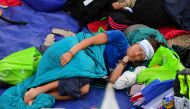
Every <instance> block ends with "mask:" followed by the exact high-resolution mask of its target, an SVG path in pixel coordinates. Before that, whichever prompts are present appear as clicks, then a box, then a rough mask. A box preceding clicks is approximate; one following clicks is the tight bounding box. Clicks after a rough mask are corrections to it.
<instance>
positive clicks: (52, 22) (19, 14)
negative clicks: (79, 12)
mask: <svg viewBox="0 0 190 109" xmlns="http://www.w3.org/2000/svg"><path fill="white" fill-rule="evenodd" d="M3 16H4V17H7V18H9V19H12V20H16V21H25V22H28V24H27V25H21V26H18V25H12V24H8V23H7V22H5V21H2V20H0V59H2V58H3V57H5V56H7V55H9V54H10V53H13V52H15V51H18V50H22V49H25V48H28V47H31V46H37V47H38V46H39V45H40V44H42V43H43V41H44V38H45V37H46V35H47V34H49V33H51V30H52V28H63V29H69V30H71V31H73V32H77V30H78V29H79V26H78V22H77V21H75V20H74V19H73V18H72V17H70V16H69V15H67V14H66V13H64V12H55V13H44V12H36V11H34V10H33V9H31V8H30V7H28V6H27V5H25V4H24V5H23V6H19V7H11V8H8V9H3Z"/></svg>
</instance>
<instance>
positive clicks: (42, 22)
mask: <svg viewBox="0 0 190 109" xmlns="http://www.w3.org/2000/svg"><path fill="white" fill-rule="evenodd" d="M3 12H4V13H3V16H5V17H7V18H9V19H12V20H17V21H26V22H28V25H26V26H17V25H12V24H8V23H6V22H4V21H2V20H0V59H2V58H4V57H5V56H7V55H9V54H10V53H13V52H15V51H18V50H22V49H25V48H28V47H31V46H36V47H38V46H39V45H40V44H42V43H43V41H44V38H45V36H46V35H47V34H49V33H51V29H52V28H63V29H69V30H71V31H73V32H77V31H78V29H79V25H78V22H77V21H75V20H74V19H73V18H72V17H70V16H68V15H67V14H65V13H64V12H54V13H44V12H36V11H34V10H33V9H31V8H30V7H29V6H27V5H26V4H24V5H23V6H20V7H11V8H8V9H3ZM4 90H5V89H0V94H1V93H2V92H3V91H4ZM103 95H104V89H101V88H92V89H91V90H90V93H89V94H88V95H87V96H85V97H84V98H83V99H80V100H71V101H57V102H56V103H55V105H54V106H53V107H56V108H66V109H90V108H92V107H93V106H95V107H99V106H100V105H101V101H102V99H103ZM116 98H117V100H118V103H119V105H120V108H121V109H128V108H130V107H131V106H132V105H131V103H130V102H129V97H128V96H127V95H126V94H125V92H124V91H117V93H116Z"/></svg>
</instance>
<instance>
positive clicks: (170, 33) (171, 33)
mask: <svg viewBox="0 0 190 109" xmlns="http://www.w3.org/2000/svg"><path fill="white" fill-rule="evenodd" d="M158 30H159V31H160V33H162V34H163V35H164V37H165V38H166V40H168V39H171V38H174V37H176V36H179V35H182V34H189V33H190V31H186V30H182V29H176V27H163V28H159V29H158Z"/></svg>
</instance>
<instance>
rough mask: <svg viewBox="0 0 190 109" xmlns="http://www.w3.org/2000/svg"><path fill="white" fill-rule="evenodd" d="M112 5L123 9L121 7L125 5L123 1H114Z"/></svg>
mask: <svg viewBox="0 0 190 109" xmlns="http://www.w3.org/2000/svg"><path fill="white" fill-rule="evenodd" d="M112 7H113V8H114V9H121V8H123V7H124V5H123V3H119V2H114V3H113V4H112Z"/></svg>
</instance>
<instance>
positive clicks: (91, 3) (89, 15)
mask: <svg viewBox="0 0 190 109" xmlns="http://www.w3.org/2000/svg"><path fill="white" fill-rule="evenodd" d="M115 1H117V0H68V1H67V3H66V5H65V6H64V11H66V12H70V13H71V15H72V16H73V17H74V18H76V19H77V20H79V22H80V24H87V23H89V22H91V21H94V20H99V19H100V18H102V17H105V16H108V14H109V12H110V11H111V10H112V3H113V2H115Z"/></svg>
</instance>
